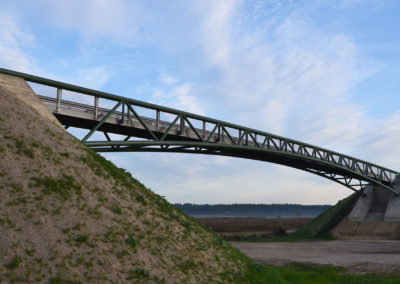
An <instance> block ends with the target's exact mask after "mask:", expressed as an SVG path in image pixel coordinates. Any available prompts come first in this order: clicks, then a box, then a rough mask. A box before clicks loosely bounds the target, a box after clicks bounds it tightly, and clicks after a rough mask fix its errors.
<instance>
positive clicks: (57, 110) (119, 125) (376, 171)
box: [0, 68, 399, 194]
mask: <svg viewBox="0 0 400 284" xmlns="http://www.w3.org/2000/svg"><path fill="white" fill-rule="evenodd" d="M0 73H4V74H8V75H12V76H16V77H20V78H23V79H25V80H26V81H29V82H34V83H38V84H43V85H47V86H52V87H56V88H57V98H49V97H44V96H39V97H40V99H41V100H42V101H43V102H44V103H45V104H46V105H47V107H48V108H49V109H50V110H51V112H53V114H54V115H55V116H56V117H57V119H58V120H59V121H60V122H61V123H62V124H63V125H65V126H67V127H69V126H72V127H78V128H84V129H88V130H90V131H89V133H88V134H87V135H86V136H85V137H84V138H83V139H82V142H84V143H86V145H88V146H89V147H92V148H93V149H94V150H96V151H120V152H122V151H147V152H151V151H163V152H183V153H197V154H211V155H225V156H232V157H240V158H247V159H254V160H261V161H267V162H273V163H278V164H282V165H286V166H290V167H294V168H298V169H301V170H304V171H308V172H311V173H314V174H317V175H320V176H322V177H325V178H328V179H330V180H333V181H335V182H338V183H340V184H342V185H345V186H347V187H349V188H351V189H352V190H356V191H360V190H362V188H363V187H364V186H365V185H366V184H368V183H372V184H376V185H379V186H381V187H382V188H384V189H387V190H389V191H391V192H392V193H395V194H398V193H397V192H396V191H395V190H394V189H393V184H394V183H395V181H396V178H397V176H398V175H399V173H398V172H397V171H394V170H390V169H387V168H384V167H382V166H379V165H376V164H372V163H369V162H366V161H363V160H360V159H357V158H354V157H351V156H348V155H343V154H340V153H337V152H334V151H330V150H327V149H324V148H320V147H317V146H314V145H310V144H307V143H303V142H300V141H296V140H292V139H288V138H285V137H281V136H277V135H273V134H270V133H267V132H263V131H259V130H255V129H251V128H247V127H243V126H240V125H235V124H231V123H228V122H224V121H219V120H215V119H212V118H208V117H204V116H199V115H195V114H191V113H188V112H184V111H179V110H175V109H171V108H166V107H162V106H158V105H154V104H149V103H145V102H141V101H137V100H133V99H129V98H124V97H120V96H115V95H112V94H108V93H104V92H100V91H95V90H91V89H86V88H82V87H78V86H74V85H70V84H66V83H62V82H57V81H53V80H49V79H45V78H40V77H36V76H32V75H29V74H24V73H19V72H15V71H11V70H6V69H1V68H0ZM62 90H68V91H73V92H77V93H82V94H85V95H90V96H93V98H94V99H93V101H94V104H93V105H87V104H81V103H77V102H73V101H66V100H63V99H62ZM76 95H77V96H79V94H76ZM99 98H102V99H107V100H109V101H111V102H114V103H115V106H114V107H113V108H112V109H108V108H104V107H103V108H102V107H100V106H99ZM139 108H144V109H147V110H151V111H152V112H153V113H154V114H155V117H154V118H153V117H147V116H141V115H139V114H138V109H139ZM161 114H163V115H164V116H165V117H170V118H172V119H171V121H165V120H161V119H160V118H161ZM195 125H196V127H195ZM197 125H201V126H202V127H198V126H197ZM97 131H101V132H103V133H104V136H105V138H106V139H105V140H104V141H90V138H91V137H92V135H93V133H95V132H97ZM110 133H112V134H119V135H124V136H126V138H125V139H123V140H119V141H114V140H113V139H111V138H112V137H110V135H109V134H110ZM132 138H139V140H138V139H136V140H132Z"/></svg>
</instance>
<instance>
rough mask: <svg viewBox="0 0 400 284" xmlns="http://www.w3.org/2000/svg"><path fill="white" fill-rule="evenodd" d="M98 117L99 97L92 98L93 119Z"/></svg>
mask: <svg viewBox="0 0 400 284" xmlns="http://www.w3.org/2000/svg"><path fill="white" fill-rule="evenodd" d="M98 116H99V97H94V119H97V117H98Z"/></svg>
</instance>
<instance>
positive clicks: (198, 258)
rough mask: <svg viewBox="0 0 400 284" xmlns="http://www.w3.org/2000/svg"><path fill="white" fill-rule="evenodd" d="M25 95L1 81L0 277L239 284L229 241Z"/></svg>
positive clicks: (240, 263) (240, 270)
mask: <svg viewBox="0 0 400 284" xmlns="http://www.w3.org/2000/svg"><path fill="white" fill-rule="evenodd" d="M26 87H27V86H26ZM28 88H29V87H28ZM17 96H18V95H16V96H14V94H13V93H12V90H11V91H10V90H9V89H8V90H7V89H5V88H1V87H0V102H1V103H0V157H1V158H0V283H3V282H2V281H5V283H11V282H27V283H32V282H40V283H235V282H241V280H240V279H242V276H243V277H244V275H245V273H246V269H247V263H246V259H245V258H243V257H238V253H237V252H236V251H235V250H233V249H232V248H231V247H230V246H229V245H228V244H227V243H225V242H224V241H223V240H221V239H220V238H219V237H217V236H216V235H214V234H213V233H211V232H210V231H208V230H207V229H205V228H203V227H201V226H200V225H199V224H197V223H196V222H195V221H194V220H193V219H191V218H190V217H187V216H186V215H185V214H183V213H182V212H181V211H179V210H178V209H175V207H173V206H172V205H171V204H169V203H168V202H166V201H165V200H164V199H163V198H162V197H160V196H158V195H157V194H155V193H153V192H151V191H150V190H148V189H146V188H145V186H144V185H143V184H141V183H140V182H138V181H137V180H136V179H134V178H133V177H132V176H131V175H130V174H129V173H127V172H125V171H124V170H121V169H118V168H117V167H115V166H114V165H113V164H112V163H111V162H109V161H107V160H106V159H104V158H103V157H101V156H100V155H98V154H96V153H94V152H93V151H92V150H90V149H88V148H86V147H85V146H84V145H83V144H82V143H81V142H79V141H78V140H76V139H75V138H74V137H72V136H71V135H69V134H68V133H67V132H66V131H64V130H63V129H62V128H61V127H60V126H59V125H57V124H56V123H54V121H51V120H49V119H48V117H46V116H43V115H41V114H39V112H38V111H37V110H36V109H35V108H33V107H31V106H30V105H28V104H27V103H25V102H24V101H22V100H20V99H18V98H17ZM133 163H134V161H133ZM138 166H139V165H138ZM74 281H75V282H74Z"/></svg>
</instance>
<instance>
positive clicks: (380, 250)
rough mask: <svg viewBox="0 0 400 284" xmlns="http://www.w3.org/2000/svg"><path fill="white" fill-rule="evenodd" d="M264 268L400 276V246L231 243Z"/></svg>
mask: <svg viewBox="0 0 400 284" xmlns="http://www.w3.org/2000/svg"><path fill="white" fill-rule="evenodd" d="M232 245H233V246H234V247H236V248H238V249H239V250H240V251H241V252H243V253H244V254H246V255H248V256H249V257H251V258H253V259H254V260H256V261H259V262H260V263H262V264H268V265H278V266H283V265H286V264H288V263H291V262H304V263H312V264H321V265H335V266H342V267H346V268H348V269H350V270H351V271H354V272H361V273H365V272H384V273H400V243H399V241H390V240H336V241H302V242H295V243H284V242H279V243H242V242H240V243H238V242H237V243H232Z"/></svg>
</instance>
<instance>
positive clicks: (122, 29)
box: [35, 0, 143, 40]
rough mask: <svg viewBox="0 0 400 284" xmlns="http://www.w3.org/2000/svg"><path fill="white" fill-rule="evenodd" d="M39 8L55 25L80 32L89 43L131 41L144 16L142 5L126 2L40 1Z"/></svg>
mask: <svg viewBox="0 0 400 284" xmlns="http://www.w3.org/2000/svg"><path fill="white" fill-rule="evenodd" d="M35 5H36V6H37V7H40V9H41V11H40V10H39V12H40V13H41V14H42V15H43V17H44V18H47V19H48V20H50V21H51V22H52V23H53V25H56V26H58V27H61V28H64V29H73V30H77V31H78V32H81V33H82V35H83V36H84V37H86V38H88V39H91V38H96V37H111V38H113V39H118V40H123V39H124V38H127V37H128V38H130V37H131V36H132V35H134V34H135V32H136V31H137V29H138V28H139V22H140V20H141V19H142V16H143V13H141V12H139V10H140V4H139V3H138V2H135V3H133V2H130V1H124V0H87V1H79V0H69V1H51V0H39V1H36V2H35ZM43 11H44V12H43Z"/></svg>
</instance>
